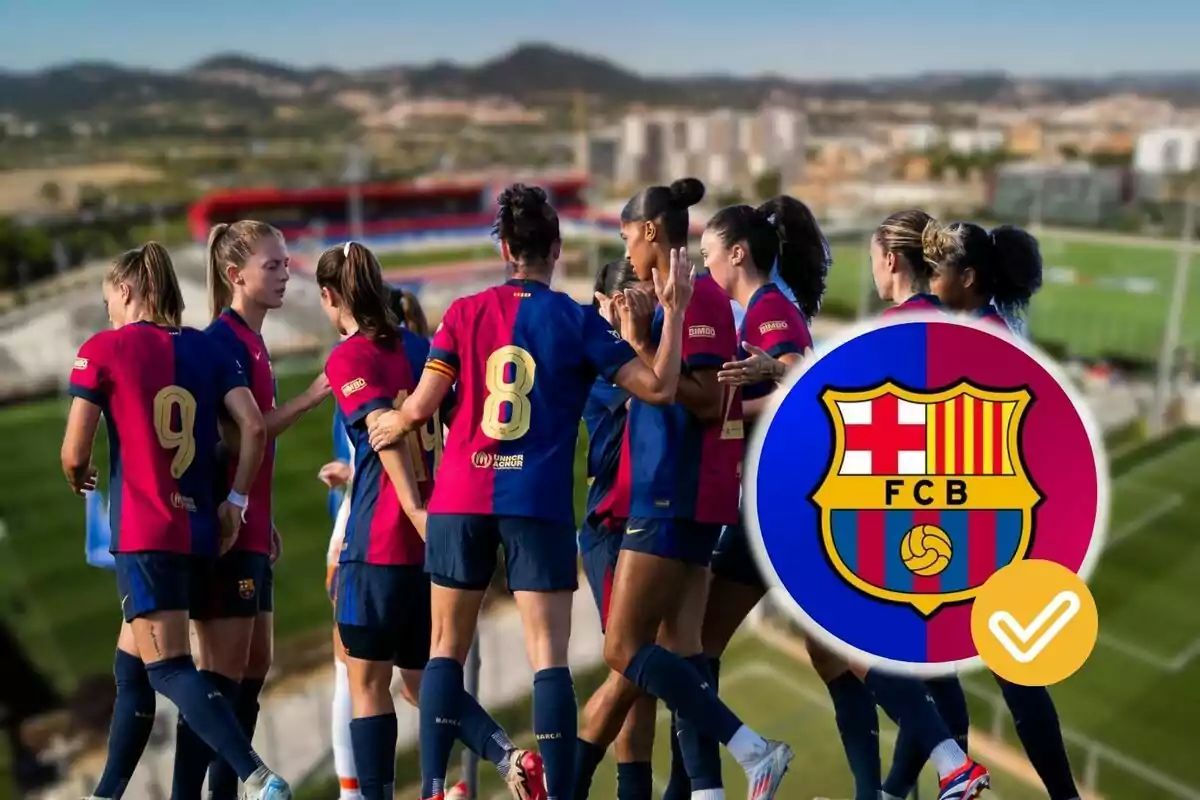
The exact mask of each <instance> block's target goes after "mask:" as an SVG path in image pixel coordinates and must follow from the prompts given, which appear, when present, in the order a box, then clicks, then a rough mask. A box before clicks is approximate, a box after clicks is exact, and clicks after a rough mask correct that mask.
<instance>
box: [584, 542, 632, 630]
mask: <svg viewBox="0 0 1200 800" xmlns="http://www.w3.org/2000/svg"><path fill="white" fill-rule="evenodd" d="M623 535H624V529H623V528H617V529H616V530H608V529H601V530H596V529H595V528H591V527H588V526H587V525H585V526H584V528H583V530H581V531H580V532H579V555H580V557H581V558H582V560H583V574H584V575H585V576H587V582H588V586H590V587H591V589H592V598H593V599H595V601H596V610H598V611H599V612H600V630H602V631H603V630H606V629H607V628H608V603H609V599H610V598H611V597H612V586H613V578H614V577H615V576H616V574H617V556H619V555H620V554H621V538H622V536H623Z"/></svg>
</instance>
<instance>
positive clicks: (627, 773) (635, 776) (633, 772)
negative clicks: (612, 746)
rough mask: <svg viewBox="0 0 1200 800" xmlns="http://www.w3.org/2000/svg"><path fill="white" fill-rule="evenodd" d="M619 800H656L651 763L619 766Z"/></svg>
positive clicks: (638, 762)
mask: <svg viewBox="0 0 1200 800" xmlns="http://www.w3.org/2000/svg"><path fill="white" fill-rule="evenodd" d="M617 800H654V769H653V767H652V766H651V764H650V762H649V761H633V762H630V763H628V764H617Z"/></svg>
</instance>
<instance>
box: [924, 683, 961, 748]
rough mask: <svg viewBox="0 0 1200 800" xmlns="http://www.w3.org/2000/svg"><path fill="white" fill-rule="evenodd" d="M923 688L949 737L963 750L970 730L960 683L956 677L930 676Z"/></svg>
mask: <svg viewBox="0 0 1200 800" xmlns="http://www.w3.org/2000/svg"><path fill="white" fill-rule="evenodd" d="M925 688H926V689H928V690H929V696H930V697H932V698H933V702H934V705H936V706H937V710H938V714H940V715H941V717H942V721H943V722H945V723H946V730H948V731H950V738H951V739H953V740H954V741H956V742H958V746H959V747H961V748H962V749H963V751H964V752H965V751H966V749H967V734H968V732H969V731H970V730H971V715H970V712H968V711H967V695H966V693H965V692H963V688H962V683H960V682H959V680H958V678H955V677H950V678H931V679H930V680H927V681H925Z"/></svg>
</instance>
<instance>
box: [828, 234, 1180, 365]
mask: <svg viewBox="0 0 1200 800" xmlns="http://www.w3.org/2000/svg"><path fill="white" fill-rule="evenodd" d="M1103 236H1105V235H1104V234H1097V235H1096V237H1095V238H1091V239H1089V238H1088V235H1087V234H1086V233H1082V232H1081V233H1079V234H1063V235H1060V236H1055V235H1050V234H1047V235H1044V236H1042V237H1041V238H1040V240H1039V241H1040V243H1041V249H1042V260H1043V263H1044V267H1045V284H1044V286H1043V288H1042V290H1041V291H1040V292H1039V293H1038V294H1037V297H1036V299H1035V300H1034V302H1033V304H1032V306H1031V309H1030V319H1029V322H1030V325H1029V330H1030V334H1031V335H1032V336H1033V338H1035V339H1037V340H1038V341H1039V342H1041V343H1050V344H1054V345H1060V346H1065V347H1066V348H1067V349H1068V350H1069V351H1070V352H1072V353H1074V354H1076V355H1084V356H1121V357H1125V358H1132V359H1137V360H1146V359H1155V358H1157V357H1158V354H1159V348H1160V347H1161V343H1162V339H1163V331H1164V326H1165V320H1166V318H1167V311H1168V307H1169V305H1170V298H1171V294H1172V292H1173V281H1174V275H1175V264H1176V260H1177V259H1176V251H1175V249H1174V248H1173V247H1172V246H1170V243H1166V246H1159V245H1148V244H1143V243H1138V242H1137V240H1123V239H1120V238H1119V237H1111V236H1110V237H1108V238H1101V237H1103ZM1121 242H1125V243H1121ZM1192 263H1193V266H1194V267H1197V266H1200V256H1193V258H1192ZM862 275H867V276H868V280H869V259H868V256H867V245H866V236H865V235H864V237H863V241H862V243H861V244H853V243H839V244H836V245H835V246H834V267H833V270H832V271H831V272H830V278H829V291H828V294H827V298H828V301H829V302H830V303H836V304H838V305H839V306H841V305H846V306H849V307H857V305H856V304H857V300H858V298H859V297H860V296H861V292H862V288H861V283H860V276H862ZM1190 284H1191V288H1190V289H1189V291H1188V292H1187V298H1186V303H1185V304H1184V326H1183V336H1182V337H1181V342H1180V343H1181V344H1182V345H1185V346H1186V345H1195V344H1196V343H1197V342H1200V286H1198V285H1197V281H1191V282H1190Z"/></svg>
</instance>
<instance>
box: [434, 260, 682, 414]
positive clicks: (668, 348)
mask: <svg viewBox="0 0 1200 800" xmlns="http://www.w3.org/2000/svg"><path fill="white" fill-rule="evenodd" d="M695 283H696V270H695V268H694V267H692V265H691V262H690V261H689V260H688V257H687V250H686V249H684V248H680V249H679V250H672V251H671V268H670V270H669V272H668V274H667V275H666V276H662V275H660V274H659V273H657V272H656V273H654V291H655V294H657V295H658V302H659V303H660V304H661V305H662V307H663V328H662V336H661V337H660V339H659V346H658V349H657V351H656V352H655V353H654V363H653V368H652V369H651V368H650V367H648V366H647V365H646V363H645V362H644V361H643V360H642V359H640V358H635V359H633V360H632V361H630V362H629V363H627V364H625V365H624V366H623V367H621V368H620V369H619V370H617V374H616V375H614V376H613V382H614V383H616V384H617V386H620V387H621V388H622V389H624V390H625V391H627V392H629V393H630V394H632V395H633V396H634V397H636V398H638V399H639V400H644V401H646V402H647V403H652V404H654V405H666V404H668V403H673V402H675V393H676V391H677V389H678V388H679V372H680V368H681V366H682V361H683V315H684V313H685V312H686V311H687V306H688V303H689V302H691V299H692V290H693V288H694V286H695ZM422 382H424V378H422Z"/></svg>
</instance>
